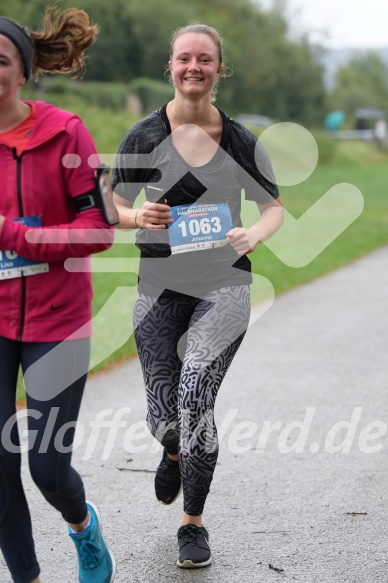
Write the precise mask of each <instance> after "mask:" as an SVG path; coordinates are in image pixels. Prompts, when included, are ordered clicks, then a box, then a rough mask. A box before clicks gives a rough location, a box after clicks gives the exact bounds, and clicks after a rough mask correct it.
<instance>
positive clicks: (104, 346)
mask: <svg viewBox="0 0 388 583" xmlns="http://www.w3.org/2000/svg"><path fill="white" fill-rule="evenodd" d="M78 111H79V113H80V114H81V116H82V117H83V119H84V121H85V123H86V125H87V126H88V127H89V128H90V130H91V132H92V135H93V136H94V138H95V141H96V143H97V147H98V149H99V151H100V152H102V153H104V154H114V153H115V152H116V150H117V147H118V145H119V143H120V141H121V138H122V137H123V135H124V133H125V131H126V129H127V127H129V126H130V125H131V123H132V122H133V121H134V120H133V119H131V118H130V117H129V116H128V115H126V114H122V113H112V112H109V111H107V110H105V111H103V110H97V108H93V107H91V108H86V107H85V106H83V107H79V108H78ZM326 147H327V144H326ZM329 147H330V146H329ZM335 151H336V154H335V157H333V158H330V157H329V159H328V160H327V161H325V162H323V163H322V162H321V163H319V164H318V166H317V168H316V170H315V172H314V173H313V175H312V176H311V177H310V178H309V179H308V180H307V181H306V182H304V183H302V184H300V185H297V186H293V187H287V188H281V189H280V190H281V196H282V200H283V202H284V205H285V207H286V209H287V210H288V212H290V213H291V214H292V215H293V216H294V217H295V218H298V217H300V216H301V215H302V214H303V213H304V212H305V211H307V210H308V209H309V208H310V207H311V206H312V205H313V204H314V203H315V202H316V201H317V200H318V199H319V198H320V197H321V196H322V195H323V194H324V193H325V192H326V191H327V190H329V189H330V188H331V187H333V186H334V185H336V184H337V183H344V182H347V183H351V184H353V185H355V186H357V187H358V188H359V189H360V190H361V192H362V194H363V197H364V210H363V212H362V213H361V215H360V216H359V218H358V219H357V220H355V221H354V222H353V224H351V225H350V226H349V227H348V228H347V229H346V230H345V231H344V232H343V233H342V234H341V235H340V236H339V237H338V238H337V239H335V240H334V241H333V242H332V243H331V244H330V245H329V246H328V247H327V248H326V249H324V251H323V252H322V253H321V254H320V255H318V256H317V257H316V258H315V259H314V260H313V261H312V262H311V263H310V264H309V265H307V266H305V267H302V268H292V267H288V266H287V265H285V264H284V263H283V262H282V261H280V259H278V258H277V257H276V256H275V255H274V254H273V253H272V252H271V251H269V250H268V249H267V248H266V247H265V245H260V246H259V247H258V248H257V249H256V250H255V252H254V253H253V254H251V256H250V257H251V260H252V265H253V271H254V272H255V273H257V274H260V275H262V276H264V277H265V278H267V279H268V280H269V281H270V282H271V283H272V285H273V287H274V289H275V293H276V294H280V293H283V292H285V291H287V290H289V289H291V288H293V287H296V286H298V285H301V284H303V283H305V282H307V281H310V280H312V279H314V278H316V277H319V276H321V275H323V274H325V273H328V272H330V271H332V270H334V269H336V268H338V267H340V266H342V265H345V264H346V263H349V262H351V261H353V260H355V259H357V258H358V257H361V256H363V255H365V254H366V253H368V252H370V251H372V250H373V249H376V248H378V247H380V246H382V245H384V244H386V243H387V241H388V234H387V225H388V197H387V195H386V190H387V187H386V185H387V184H388V164H387V162H388V156H387V155H383V154H381V153H380V152H379V151H378V150H377V149H376V147H375V146H373V145H369V144H364V143H361V142H346V143H340V144H336V148H335ZM255 213H256V207H255V205H254V204H253V203H245V204H244V206H243V220H244V222H245V223H246V224H251V223H252V220H253V219H252V217H254V216H255ZM333 213H335V208H333ZM257 217H258V215H257ZM133 241H134V233H133V232H132V233H122V232H118V234H117V237H116V242H115V244H114V245H113V247H112V248H111V249H109V250H108V251H107V252H105V253H103V254H100V255H98V256H95V257H94V258H93V269H94V272H93V283H94V292H95V293H94V301H93V313H94V320H95V321H94V335H93V340H92V365H93V370H94V371H97V370H101V369H102V368H105V367H107V366H112V365H114V364H115V363H117V362H120V361H123V360H125V359H128V358H129V357H132V356H134V355H135V347H134V342H133V336H132V324H131V323H132V308H133V303H134V300H135V297H136V282H137V278H136V274H135V271H136V261H137V259H136V258H137V257H138V254H137V249H136V247H135V246H134V244H133ZM305 244H306V245H308V241H306V242H305ZM106 260H107V261H106ZM260 299H262V297H261V296H260V294H259V293H257V292H256V291H255V290H254V292H253V301H254V302H255V301H259V300H260ZM22 396H23V391H22V389H21V386H19V392H18V398H22Z"/></svg>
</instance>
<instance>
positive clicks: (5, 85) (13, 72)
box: [0, 34, 25, 106]
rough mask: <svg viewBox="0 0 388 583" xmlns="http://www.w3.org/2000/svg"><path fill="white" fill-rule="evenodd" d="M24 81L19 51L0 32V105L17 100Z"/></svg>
mask: <svg viewBox="0 0 388 583" xmlns="http://www.w3.org/2000/svg"><path fill="white" fill-rule="evenodd" d="M24 83H25V77H24V72H23V66H22V60H21V57H20V54H19V51H18V49H17V48H16V46H15V45H14V44H13V42H11V41H10V40H9V38H8V37H6V36H4V35H2V34H0V106H2V105H5V104H9V103H11V102H12V101H13V100H18V99H19V96H20V89H21V87H22V86H23V85H24Z"/></svg>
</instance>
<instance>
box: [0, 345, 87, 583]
mask: <svg viewBox="0 0 388 583" xmlns="http://www.w3.org/2000/svg"><path fill="white" fill-rule="evenodd" d="M62 345H64V346H63V347H62ZM53 349H54V350H53ZM50 351H52V352H50ZM49 353H50V354H49ZM45 355H47V356H45ZM51 355H54V358H53V357H52V356H51ZM89 356H90V340H89V338H85V339H81V340H74V341H71V342H64V343H61V344H60V343H54V342H49V343H27V342H17V341H14V340H8V339H6V338H2V337H0V375H1V376H0V431H1V440H0V546H1V550H2V552H3V554H4V558H5V560H6V563H7V565H8V568H9V570H10V572H11V575H12V578H13V581H14V582H15V583H30V581H32V580H33V579H35V578H36V577H38V575H39V572H40V569H39V565H38V562H37V558H36V554H35V548H34V541H33V537H32V528H31V518H30V512H29V509H28V506H27V501H26V497H25V494H24V490H23V486H22V482H21V477H20V466H21V454H20V448H19V446H20V441H19V434H18V429H17V425H16V418H15V413H16V411H15V392H16V383H17V375H18V369H19V366H20V365H21V367H22V370H23V373H25V385H26V400H27V411H25V414H26V415H28V431H29V443H28V450H29V451H28V461H29V467H30V471H31V476H32V479H33V480H34V482H35V484H36V485H37V486H38V488H39V490H40V491H41V492H42V494H43V496H44V497H45V498H46V500H47V501H48V502H49V503H50V504H51V505H52V506H54V508H56V509H57V510H58V511H59V512H61V514H62V516H63V518H64V519H65V520H66V521H67V522H70V523H75V524H77V523H80V522H82V521H83V520H84V519H85V517H86V515H87V508H86V503H85V492H84V488H83V483H82V480H81V478H80V476H79V474H78V473H77V472H76V471H75V470H74V468H72V467H71V465H70V464H71V449H72V443H73V439H74V433H75V422H76V420H77V417H78V413H79V408H80V405H81V399H82V394H83V390H84V387H85V382H86V374H83V375H82V376H81V378H79V379H78V380H77V379H76V377H77V376H78V375H77V371H78V370H80V367H82V370H84V371H87V367H88V362H89ZM40 359H42V360H40ZM32 365H33V366H32ZM29 367H31V368H29ZM27 369H29V370H27ZM64 371H66V373H64ZM64 374H65V376H66V383H67V384H68V386H67V388H65V390H61V391H60V392H59V394H56V392H58V390H59V389H58V388H57V387H56V386H55V385H57V379H58V383H60V384H62V385H63V382H64ZM71 377H73V378H71ZM72 381H73V382H72ZM48 382H51V383H52V388H51V395H50V391H49V387H48V386H47V383H48ZM61 388H62V387H60V389H61ZM65 424H68V425H65Z"/></svg>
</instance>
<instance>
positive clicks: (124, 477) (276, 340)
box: [0, 247, 388, 583]
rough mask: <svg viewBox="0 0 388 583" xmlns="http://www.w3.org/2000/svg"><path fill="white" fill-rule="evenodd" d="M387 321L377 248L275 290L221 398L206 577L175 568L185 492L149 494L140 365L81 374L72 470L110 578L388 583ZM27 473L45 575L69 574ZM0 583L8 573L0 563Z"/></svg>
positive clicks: (47, 511)
mask: <svg viewBox="0 0 388 583" xmlns="http://www.w3.org/2000/svg"><path fill="white" fill-rule="evenodd" d="M387 318H388V248H387V247H386V248H382V249H380V250H378V251H376V252H374V253H372V254H370V255H368V256H367V257H365V258H363V259H361V260H359V261H357V262H355V263H353V264H352V265H350V266H348V267H345V268H344V269H341V270H338V271H336V272H334V273H332V274H330V275H328V276H325V277H322V278H320V279H317V280H316V281H314V282H312V283H310V284H307V285H304V286H302V287H300V288H298V289H296V290H294V291H291V292H289V293H287V294H284V295H282V296H280V297H278V298H277V299H276V300H275V303H274V304H273V306H272V307H271V308H270V309H269V310H268V311H267V312H266V313H265V314H264V315H263V316H262V317H261V318H260V319H259V320H258V321H257V322H256V323H255V324H254V325H253V326H252V327H251V328H250V329H249V332H248V334H247V337H246V339H245V340H244V344H243V345H242V348H241V350H240V352H239V354H238V356H237V357H236V359H235V360H234V362H233V364H232V367H231V369H230V371H229V373H228V375H227V377H226V379H225V382H224V384H223V386H222V389H221V391H220V394H219V397H218V402H217V409H216V418H217V423H218V428H219V430H220V429H221V427H222V426H223V428H222V429H223V431H222V432H223V435H221V440H220V456H219V461H218V465H217V469H216V474H215V478H214V481H213V485H212V491H211V494H210V495H209V498H208V504H207V508H206V514H205V525H206V526H207V528H208V529H209V532H210V541H211V547H212V552H213V564H212V566H211V567H210V568H207V569H203V570H198V571H183V570H180V569H178V568H177V567H176V566H175V560H176V538H175V533H176V529H177V527H178V523H179V517H180V512H181V504H182V499H181V498H180V499H178V500H177V502H176V503H175V504H174V505H172V506H171V507H164V506H162V505H160V504H159V503H157V502H156V500H155V498H154V494H153V479H154V471H155V467H156V466H157V464H158V462H159V458H160V452H158V451H156V450H157V448H156V447H155V442H153V440H152V439H151V438H150V436H149V435H148V434H146V433H145V430H144V421H143V420H144V416H145V398H144V392H143V385H142V379H141V372H140V366H139V362H138V360H137V359H134V360H132V361H130V362H128V363H126V364H124V365H122V366H120V367H118V368H116V369H114V370H112V371H111V372H109V373H107V374H100V375H98V376H95V377H94V378H91V379H90V380H89V382H88V385H87V391H86V395H85V398H84V401H83V406H82V412H81V416H80V422H81V424H82V428H81V427H80V432H79V435H80V445H79V446H78V447H77V449H76V450H75V452H74V463H75V465H76V467H77V468H78V469H79V471H80V473H81V474H82V476H83V478H84V481H85V486H86V489H87V496H88V497H89V498H90V499H91V500H93V501H94V502H95V503H96V504H97V505H98V506H99V508H100V512H101V515H102V519H103V526H104V532H105V535H106V538H107V540H108V541H109V543H110V545H111V547H112V550H113V551H114V554H115V556H116V559H117V576H116V579H115V582H117V583H167V582H180V583H192V582H194V581H195V582H196V583H240V582H244V583H280V582H284V581H299V582H303V583H387V581H388V560H387V557H388V534H387V532H388V527H387V522H388V455H387V433H388V432H387V425H386V424H388V358H387V348H388V327H387ZM125 408H127V409H125ZM128 408H130V409H128ZM109 410H110V411H109ZM236 410H237V411H236ZM103 411H105V413H103V414H102V413H101V412H103ZM101 414H102V415H105V417H104V419H105V420H108V421H109V420H112V419H113V416H114V415H117V418H116V429H117V435H114V432H113V431H112V429H111V430H110V435H109V428H100V430H99V434H98V437H97V439H96V440H95V439H94V438H93V434H91V431H93V428H92V426H91V423H93V422H95V420H96V418H97V416H98V415H101ZM120 416H121V419H122V422H123V425H124V427H118V426H117V425H118V423H119V421H120V419H119V418H120ZM297 422H299V428H298V427H297ZM341 422H342V426H341ZM344 422H348V425H347V426H345V423H344ZM292 423H294V426H293V425H289V424H292ZM135 424H137V425H135ZM111 425H112V423H111ZM269 425H271V428H272V432H270V433H269V434H268V431H266V428H267V429H268V426H269ZM300 425H302V427H300ZM24 426H25V424H24V422H23V421H22V423H21V428H22V429H23V427H24ZM292 427H294V429H293V430H292ZM341 427H342V428H341ZM94 431H95V427H94ZM83 432H84V435H83V439H81V438H82V433H83ZM131 432H132V433H131ZM134 437H136V439H134ZM346 437H347V441H346V439H345V438H346ZM94 441H96V444H95V446H94ZM297 446H298V451H295V447H297ZM344 448H347V453H344V451H343V450H344ZM142 449H143V450H144V451H141V450H142ZM373 449H376V450H377V451H372V450H373ZM287 450H291V451H288V452H287ZM23 475H24V480H25V486H26V491H27V495H28V499H29V500H30V505H31V512H32V515H33V524H34V528H35V537H36V547H37V552H38V556H39V559H40V563H41V567H42V583H74V582H76V581H77V580H78V579H77V567H76V560H75V554H74V553H75V551H74V549H73V546H72V543H71V541H70V540H68V537H67V535H66V529H65V525H64V524H63V522H62V520H61V518H60V517H59V516H58V515H57V513H56V512H55V511H54V510H52V509H51V508H50V507H49V506H48V505H47V504H46V503H45V502H44V501H43V499H42V498H41V496H40V494H39V493H38V491H37V489H36V487H35V486H34V485H33V484H32V483H31V481H30V478H29V475H28V472H27V468H26V464H25V460H24V465H23ZM0 581H1V583H8V582H9V581H10V578H9V575H8V573H7V570H6V568H5V565H4V562H3V560H2V559H0Z"/></svg>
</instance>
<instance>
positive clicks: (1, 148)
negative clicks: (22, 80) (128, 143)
mask: <svg viewBox="0 0 388 583" xmlns="http://www.w3.org/2000/svg"><path fill="white" fill-rule="evenodd" d="M27 103H28V102H27ZM36 104H37V113H36V125H35V129H34V131H33V134H32V136H31V138H30V141H29V143H28V146H27V148H26V149H25V150H24V152H23V153H22V155H21V156H20V157H17V155H16V152H15V151H14V150H13V149H11V148H9V147H8V146H7V145H5V144H4V143H2V142H1V134H0V215H3V216H5V217H6V219H5V221H4V224H3V228H2V230H1V232H0V252H4V251H6V250H12V251H15V252H16V253H17V254H18V255H19V256H21V257H24V258H26V259H34V260H38V261H41V262H47V263H48V264H49V271H48V272H47V273H39V274H35V275H29V276H27V277H18V278H14V279H3V280H0V336H3V337H6V338H10V339H13V340H21V341H24V342H52V341H60V340H64V339H66V338H68V337H69V336H70V335H73V338H82V337H85V336H89V335H90V334H91V300H92V285H91V274H90V273H85V272H83V273H77V272H69V271H67V270H66V269H65V265H64V262H65V260H66V259H68V258H72V257H83V258H84V257H87V256H88V255H89V254H90V253H96V252H98V251H103V250H104V249H107V248H108V247H110V245H111V244H112V241H113V230H111V227H109V226H108V225H107V223H106V222H105V219H104V217H103V215H102V213H101V212H100V211H99V210H97V209H91V210H87V211H82V212H80V213H78V214H77V212H76V210H75V207H74V204H73V202H72V198H74V197H77V196H79V195H81V194H85V193H87V192H90V191H91V190H93V188H94V168H92V167H91V166H90V165H89V163H88V158H89V156H90V155H95V154H96V147H95V144H94V142H93V140H92V138H91V136H90V134H89V132H88V130H87V129H86V127H85V126H84V124H83V123H82V121H81V120H80V118H79V117H78V116H76V115H74V114H71V113H69V112H66V111H62V110H60V109H58V108H56V107H54V106H52V105H49V104H46V103H43V102H42V101H37V102H36ZM69 154H75V155H76V156H75V157H73V161H75V163H74V164H72V166H73V167H72V168H68V167H65V165H63V163H62V160H63V157H64V156H66V155H69ZM66 159H67V161H69V159H71V157H69V156H68V157H67V158H65V159H64V160H66ZM66 165H67V166H70V165H71V164H68V163H67V164H66ZM32 215H41V217H42V227H35V228H34V229H33V230H31V228H29V227H27V226H25V225H23V224H21V223H18V222H13V220H12V219H14V218H16V217H21V216H25V217H26V216H32ZM53 229H61V230H60V231H53ZM73 229H77V230H78V229H79V230H80V231H77V233H78V234H79V235H80V239H81V242H74V240H73V239H74V237H72V238H71V239H70V240H69V234H71V230H73ZM90 229H94V231H93V235H94V236H93V238H92V242H88V241H87V240H86V242H82V233H85V234H87V232H88V231H87V230H89V234H90V233H91V231H90ZM28 231H29V233H28V234H27V238H26V233H27V232H28ZM50 232H51V234H53V233H54V232H55V233H57V234H59V235H58V237H57V241H56V242H54V243H53V242H51V243H49V242H45V236H46V235H47V234H50ZM31 234H32V235H33V236H34V237H35V238H34V241H36V242H34V243H32V242H31ZM89 239H91V238H90V237H89ZM38 241H39V242H38ZM2 255H3V256H4V254H2Z"/></svg>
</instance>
